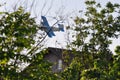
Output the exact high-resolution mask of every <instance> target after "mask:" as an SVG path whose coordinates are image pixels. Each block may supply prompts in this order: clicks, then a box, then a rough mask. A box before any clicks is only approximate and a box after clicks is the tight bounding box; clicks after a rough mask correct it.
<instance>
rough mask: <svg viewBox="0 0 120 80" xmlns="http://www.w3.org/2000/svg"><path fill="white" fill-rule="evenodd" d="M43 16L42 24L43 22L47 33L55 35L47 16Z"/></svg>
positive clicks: (50, 35)
mask: <svg viewBox="0 0 120 80" xmlns="http://www.w3.org/2000/svg"><path fill="white" fill-rule="evenodd" d="M41 18H42V20H43V22H41V24H42V26H43V27H44V28H45V32H46V33H47V35H48V36H49V37H52V36H55V34H54V32H53V30H52V28H51V27H50V26H49V23H48V21H47V19H46V17H45V16H41Z"/></svg>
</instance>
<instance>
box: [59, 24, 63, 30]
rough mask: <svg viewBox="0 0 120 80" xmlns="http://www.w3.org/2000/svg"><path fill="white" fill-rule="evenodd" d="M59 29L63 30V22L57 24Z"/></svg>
mask: <svg viewBox="0 0 120 80" xmlns="http://www.w3.org/2000/svg"><path fill="white" fill-rule="evenodd" d="M58 27H59V30H60V31H62V32H64V25H63V24H58Z"/></svg>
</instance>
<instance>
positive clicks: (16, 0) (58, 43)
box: [0, 0, 120, 51]
mask: <svg viewBox="0 0 120 80" xmlns="http://www.w3.org/2000/svg"><path fill="white" fill-rule="evenodd" d="M96 1H97V2H100V3H101V4H102V5H105V3H106V2H108V1H111V2H112V3H120V0H96ZM84 2H85V0H0V4H1V5H4V6H1V7H0V11H9V12H12V11H14V9H15V7H19V6H20V5H22V6H24V7H25V8H26V11H31V13H32V17H37V19H36V21H37V23H38V24H39V22H40V19H41V15H45V16H46V17H47V19H48V20H49V23H50V25H52V24H53V23H55V20H54V19H53V18H54V17H56V16H66V19H67V20H68V16H82V14H79V13H78V12H79V11H80V10H83V11H84V10H85V4H84ZM32 3H34V4H32ZM70 23H71V22H69V21H68V22H66V23H65V24H66V25H67V24H70ZM69 32H70V33H71V34H72V32H71V31H69ZM55 34H56V36H55V37H53V38H48V37H47V38H46V43H45V45H46V47H59V48H64V47H65V46H66V42H68V37H67V35H68V31H65V32H55ZM118 44H120V41H119V40H114V41H113V45H111V46H110V49H111V50H112V51H113V50H114V48H115V46H116V45H118Z"/></svg>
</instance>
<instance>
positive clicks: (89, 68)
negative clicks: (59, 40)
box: [62, 0, 120, 80]
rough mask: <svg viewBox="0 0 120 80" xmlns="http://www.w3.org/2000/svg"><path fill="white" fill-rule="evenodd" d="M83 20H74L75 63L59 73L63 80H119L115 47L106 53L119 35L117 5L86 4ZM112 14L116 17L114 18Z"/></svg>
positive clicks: (119, 71)
mask: <svg viewBox="0 0 120 80" xmlns="http://www.w3.org/2000/svg"><path fill="white" fill-rule="evenodd" d="M85 3H86V5H87V8H86V12H85V14H84V15H85V17H76V19H75V20H74V22H75V23H76V25H75V26H76V28H75V31H76V35H75V36H76V40H75V41H74V42H73V46H74V47H75V49H76V50H74V54H75V55H76V56H75V59H74V60H73V61H72V63H71V64H72V65H70V66H69V68H68V69H66V70H65V71H64V72H63V75H62V76H63V77H64V79H65V80H73V79H74V80H119V79H120V77H119V75H120V70H119V69H120V66H119V65H120V63H118V62H119V58H120V56H119V53H120V51H119V50H120V49H119V46H118V47H117V48H116V50H115V52H116V53H117V55H113V53H112V51H111V50H110V49H109V45H110V44H112V40H111V38H118V37H119V33H120V26H119V25H120V19H119V10H118V8H119V7H120V5H119V4H113V3H111V2H108V3H107V4H106V7H104V8H103V7H102V6H101V4H100V3H96V2H95V1H94V0H93V1H86V2H85ZM114 14H118V15H117V16H114Z"/></svg>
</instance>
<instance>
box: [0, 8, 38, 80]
mask: <svg viewBox="0 0 120 80" xmlns="http://www.w3.org/2000/svg"><path fill="white" fill-rule="evenodd" d="M36 32H37V25H36V23H35V20H34V18H31V17H30V13H28V12H25V11H24V10H23V8H22V7H20V8H19V9H18V10H17V11H15V12H12V13H8V12H6V13H2V17H1V18H0V77H2V78H3V79H5V80H6V79H7V80H14V78H15V77H16V76H18V70H19V67H18V65H19V64H20V63H19V62H24V63H25V62H29V59H28V56H27V53H26V54H22V51H23V50H24V49H26V50H29V49H30V48H31V47H32V46H31V45H33V44H34V43H35V41H34V37H35V34H36ZM18 61H19V62H18Z"/></svg>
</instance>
